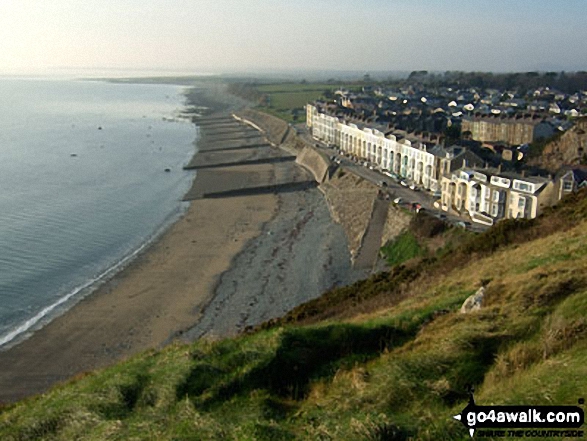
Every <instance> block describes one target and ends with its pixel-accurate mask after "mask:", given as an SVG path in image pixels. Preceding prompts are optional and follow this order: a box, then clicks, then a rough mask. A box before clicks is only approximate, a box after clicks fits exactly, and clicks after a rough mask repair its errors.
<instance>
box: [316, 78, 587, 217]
mask: <svg viewBox="0 0 587 441" xmlns="http://www.w3.org/2000/svg"><path fill="white" fill-rule="evenodd" d="M485 75H486V76H485V77H483V75H482V74H478V75H477V76H475V74H468V77H466V78H465V79H464V80H463V81H459V78H458V77H456V76H455V75H453V77H451V78H450V79H446V78H438V77H435V76H431V75H428V73H427V72H425V71H416V72H412V74H411V75H410V78H408V80H407V81H405V82H404V83H403V84H401V85H396V86H395V87H394V86H385V85H384V86H381V85H377V84H370V82H369V81H368V80H369V78H368V76H367V78H365V79H364V80H365V81H364V82H363V85H361V86H360V87H352V88H351V87H349V88H345V87H339V88H336V89H335V90H333V91H332V92H330V93H328V97H327V98H325V99H321V100H317V101H315V102H313V103H310V104H308V105H307V106H306V126H307V128H308V130H309V131H310V133H311V135H312V137H313V138H314V139H315V140H316V141H318V142H320V143H322V144H323V145H324V146H326V147H332V148H334V149H336V150H337V153H339V154H341V155H343V156H346V157H347V158H350V159H351V160H353V161H355V162H358V163H360V164H361V165H364V166H366V167H368V168H371V169H374V170H377V171H379V172H380V173H381V174H382V175H383V176H386V177H387V178H390V179H392V180H394V181H396V182H398V183H400V184H401V185H402V186H405V187H408V188H411V189H413V190H424V191H428V192H430V194H431V195H432V197H433V198H434V200H435V201H434V206H435V207H436V208H437V209H439V210H443V211H444V212H448V213H452V214H455V215H458V216H461V217H463V218H465V219H470V220H471V221H472V222H476V223H478V224H482V225H492V224H494V223H495V222H496V221H498V220H500V219H504V218H505V219H511V218H515V219H519V218H535V217H536V216H538V215H539V214H540V213H541V212H542V211H543V210H544V208H546V207H549V206H552V205H553V204H555V203H556V202H557V201H558V200H560V199H561V198H562V197H563V196H565V195H566V194H568V193H570V192H574V191H576V190H577V189H579V188H581V187H583V186H587V167H586V166H585V164H587V154H586V152H585V147H586V143H587V136H586V135H585V132H586V130H587V116H586V113H587V90H585V89H582V88H579V89H577V90H573V87H580V86H583V83H584V80H585V77H586V75H585V73H582V72H581V73H577V74H569V75H566V74H565V73H564V72H563V73H560V74H556V73H547V74H537V73H527V74H511V75H510V76H509V80H510V83H511V84H510V87H504V88H497V87H495V86H496V84H492V83H497V84H499V83H503V84H505V85H507V83H508V76H507V75H501V76H495V77H494V76H492V75H491V74H485ZM512 75H513V76H514V81H511V80H512ZM459 83H463V84H459ZM472 83H473V84H478V85H472ZM479 84H480V85H479ZM485 84H487V85H488V87H483V86H485ZM557 85H558V86H559V88H558V89H557V88H556V86H557Z"/></svg>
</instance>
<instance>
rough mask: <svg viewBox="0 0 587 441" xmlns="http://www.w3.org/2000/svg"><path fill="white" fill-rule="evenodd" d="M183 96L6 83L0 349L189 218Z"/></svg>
mask: <svg viewBox="0 0 587 441" xmlns="http://www.w3.org/2000/svg"><path fill="white" fill-rule="evenodd" d="M183 92H184V89H182V88H181V87H178V86H172V85H161V84H128V83H122V84H119V83H112V82H106V81H88V80H75V79H64V78H57V79H56V78H10V77H0V350H1V349H5V348H7V347H9V346H11V345H12V344H14V343H15V342H17V341H19V340H21V339H22V338H24V337H25V336H26V335H28V334H30V332H32V331H33V330H34V329H36V328H39V327H41V326H42V325H44V324H45V323H47V322H48V321H50V320H51V319H52V318H54V317H56V316H57V315H59V314H61V313H63V311H65V310H66V309H67V308H69V307H71V306H72V305H73V304H75V302H77V301H78V300H79V299H81V298H83V297H84V296H86V295H88V294H89V293H91V291H92V290H93V289H95V287H96V286H97V285H98V284H99V283H100V282H102V281H104V280H105V279H107V278H109V277H110V276H112V275H113V274H115V273H116V272H117V271H119V270H120V269H121V268H123V267H124V266H125V265H126V264H128V263H129V262H130V261H131V260H132V258H133V257H135V256H136V255H137V254H138V253H140V252H141V250H143V249H145V248H146V247H147V246H148V245H149V244H150V243H151V242H152V241H153V240H155V239H156V238H157V237H158V236H159V235H160V234H161V233H162V232H163V231H164V230H165V229H166V228H167V227H168V226H169V225H171V224H172V223H173V222H174V221H175V220H177V219H178V218H179V217H180V216H181V215H182V213H184V212H185V210H186V208H187V205H186V203H185V202H182V197H183V195H184V194H185V193H186V192H187V190H188V189H189V187H190V185H191V183H192V181H193V179H194V177H195V174H194V172H192V171H185V170H183V169H182V167H183V166H184V165H185V164H187V163H188V162H189V160H190V159H191V157H192V156H193V154H194V152H195V140H196V139H197V128H196V127H195V126H194V125H193V124H192V123H191V122H189V121H188V120H187V119H185V118H182V117H181V112H182V111H183V108H184V95H183Z"/></svg>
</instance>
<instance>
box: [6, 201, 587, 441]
mask: <svg viewBox="0 0 587 441" xmlns="http://www.w3.org/2000/svg"><path fill="white" fill-rule="evenodd" d="M586 207H587V200H586V199H585V195H584V194H581V195H578V196H575V197H573V198H571V200H569V201H566V202H565V203H563V204H561V206H560V207H559V208H558V209H556V210H553V211H552V212H550V213H548V214H547V215H546V216H544V217H542V218H540V219H538V220H537V221H534V222H525V223H522V224H520V223H517V222H509V223H504V224H502V225H501V226H498V228H495V229H493V230H491V231H490V232H488V233H485V234H484V235H481V236H477V237H474V238H473V239H471V240H470V241H468V242H466V243H465V244H464V245H461V246H460V247H458V248H457V249H453V250H444V254H442V253H439V255H438V257H436V258H434V259H428V260H426V261H420V262H419V264H418V265H415V264H412V266H404V267H398V268H396V269H395V270H393V271H391V272H390V273H389V274H388V275H385V276H382V275H380V276H378V278H374V279H371V280H369V281H365V282H361V283H358V284H356V285H354V288H353V287H349V288H344V289H342V290H338V291H336V292H330V293H328V294H326V296H327V297H328V296H330V300H329V302H326V303H323V304H320V303H316V302H314V303H312V305H313V306H312V307H311V309H308V310H306V312H305V315H303V314H302V315H303V318H304V320H307V319H308V318H309V317H310V318H312V319H313V321H315V322H316V323H314V324H312V325H304V326H301V325H287V326H283V325H275V324H274V325H273V326H272V327H268V329H265V330H260V331H257V332H255V333H252V334H250V335H243V336H241V337H239V338H236V339H229V340H223V341H218V342H208V341H200V342H197V343H195V344H193V345H190V346H183V345H174V346H171V347H169V348H166V349H165V350H163V351H161V352H154V351H152V352H148V353H145V354H142V355H140V356H137V357H134V358H133V359H131V360H128V361H127V362H124V363H121V364H119V365H117V366H114V367H112V368H109V369H106V370H103V371H100V372H95V373H90V374H87V375H86V376H84V377H81V378H78V379H75V380H73V381H72V382H70V383H69V384H66V385H63V386H61V387H58V388H55V389H54V390H52V391H51V392H49V393H47V394H46V395H44V396H41V397H37V398H33V399H30V400H27V401H25V402H22V403H18V404H16V405H13V406H9V407H5V408H4V409H2V410H1V412H0V437H1V439H3V440H24V439H63V440H69V439H96V440H98V439H109V440H110V439H114V440H116V439H120V440H123V439H124V440H126V439H194V440H200V439H234V440H265V439H266V440H270V439H271V440H276V439H311V440H314V439H333V440H355V439H365V440H384V439H396V440H399V439H408V438H412V439H429V440H443V439H446V440H449V439H470V438H469V437H468V434H467V433H466V432H465V430H464V428H463V426H462V425H461V424H459V423H457V422H456V421H454V420H453V419H452V415H454V414H456V413H459V412H460V411H461V410H462V408H463V407H464V406H465V404H466V402H467V391H468V388H469V387H470V386H474V387H475V388H476V393H475V398H476V400H477V402H478V403H482V404H490V403H495V404H536V405H545V404H576V403H577V400H578V399H579V398H582V397H583V392H584V391H585V390H587V339H586V332H587V319H586V317H587V273H586V272H585V268H586V267H587V221H585V220H584V219H585V213H586V211H587V210H586ZM398 277H400V278H401V279H397V278H398ZM396 282H399V285H398V284H397V283H396ZM481 283H484V284H486V285H487V288H486V294H485V298H484V303H483V307H482V308H481V310H480V311H477V312H472V313H469V314H461V313H460V312H459V309H460V306H461V304H462V303H463V301H464V300H465V299H466V298H467V297H468V296H469V295H471V294H473V293H474V292H475V291H476V290H477V289H478V287H479V286H480V284H481ZM400 285H401V286H400ZM385 297H393V299H391V300H388V302H387V303H386V302H385V301H384V300H383V299H384V298H385ZM361 299H363V300H361ZM370 299H371V300H372V299H378V300H377V302H375V303H371V304H370V305H371V306H370V307H369V308H363V309H361V307H362V305H364V304H366V303H369V301H370ZM336 301H338V302H342V303H343V304H346V305H349V306H350V305H351V304H352V303H351V302H352V301H354V302H355V305H356V307H355V309H354V311H355V312H353V313H351V312H349V311H341V310H340V308H339V307H336V306H334V304H335V303H336ZM389 305H392V306H389ZM320 308H323V309H322V310H321V311H319V310H320ZM329 308H332V309H330V310H329ZM310 310H311V311H314V312H316V314H315V315H313V316H311V315H310V313H309V312H308V311H310ZM361 310H362V311H363V314H357V312H356V311H361ZM318 316H320V317H325V316H330V317H331V318H330V319H328V320H323V319H322V320H321V321H317V317H318ZM296 317H297V318H299V317H301V316H300V315H299V314H298V316H296ZM296 317H294V316H293V315H292V316H290V317H289V319H288V320H289V321H290V322H293V321H295V320H296ZM541 439H545V438H541Z"/></svg>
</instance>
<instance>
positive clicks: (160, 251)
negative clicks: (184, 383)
mask: <svg viewBox="0 0 587 441" xmlns="http://www.w3.org/2000/svg"><path fill="white" fill-rule="evenodd" d="M191 93H192V97H193V94H194V91H193V90H192V91H191ZM195 93H198V92H195ZM203 93H205V91H204V92H203ZM222 99H223V100H224V103H230V98H227V97H222ZM191 103H192V104H193V103H194V99H193V98H192V102H191ZM202 104H203V105H205V106H209V107H212V105H214V104H213V103H212V105H210V102H207V101H206V99H205V97H204V99H202ZM189 105H190V100H189V99H188V103H187V104H186V107H188V106H189ZM221 107H222V110H223V114H227V113H228V110H227V108H226V104H225V105H223V106H221ZM194 122H196V123H197V121H194ZM201 130H202V128H201V127H200V129H199V131H200V133H199V137H200V140H201ZM196 139H198V138H196ZM202 151H204V150H202ZM199 153H200V150H199V149H198V148H196V150H195V152H194V158H195V157H196V156H197V155H198V154H199ZM296 167H298V166H297V165H294V164H293V163H290V164H285V165H280V164H276V163H270V164H257V165H237V166H231V167H218V168H214V169H212V170H206V169H204V170H199V171H198V175H197V177H196V178H195V179H194V181H193V183H192V187H191V189H190V190H188V193H190V192H191V193H202V194H203V193H206V192H209V191H211V190H212V191H214V190H217V189H218V188H222V187H223V186H224V187H226V186H230V185H231V183H232V185H235V186H236V187H239V186H241V185H242V184H243V182H246V183H249V184H256V182H257V180H258V179H259V178H258V176H260V175H263V176H273V178H272V179H275V176H276V175H279V176H281V177H283V176H289V177H291V176H294V175H295V176H297V174H298V173H299V172H300V171H299V169H297V168H296ZM284 205H287V207H285V208H284ZM305 205H308V206H307V207H305ZM304 210H306V211H304ZM300 216H301V220H300V218H299V217H300ZM219 219H221V220H222V222H218V220H219ZM268 231H269V232H270V234H267V232H268ZM331 232H332V234H330V233H331ZM313 247H314V248H315V249H316V250H317V251H316V252H315V253H313V254H314V255H315V256H316V260H315V261H313V262H312V270H311V271H306V270H305V269H304V268H307V267H308V266H309V265H308V262H307V256H308V255H310V254H312V249H313ZM333 250H334V251H333ZM347 260H348V265H347V263H346V262H347ZM270 261H271V262H270ZM333 269H334V270H333ZM331 270H332V271H333V272H332V275H330V276H329V275H328V274H329V273H330V272H331ZM243 274H248V278H246V277H245V279H246V280H243V282H242V283H240V285H238V288H237V289H236V292H235V291H233V292H230V289H228V290H227V288H226V287H227V286H229V285H233V286H237V285H234V282H233V281H231V280H234V278H235V277H236V279H237V280H239V278H242V275H243ZM288 274H293V276H291V277H293V279H292V278H291V277H290V278H288V277H289V276H288ZM308 274H310V276H309V277H306V276H307V275H308ZM306 279H307V280H306ZM351 279H352V271H351V270H350V255H349V254H348V244H347V243H346V239H345V236H344V232H343V231H342V228H341V227H340V226H337V224H335V223H334V221H333V220H332V218H331V216H330V212H329V209H328V206H327V203H326V200H325V199H324V197H323V195H322V194H321V193H320V191H319V190H318V189H315V188H314V189H311V190H309V191H308V190H304V191H298V192H292V193H288V194H279V195H278V194H273V193H265V194H250V195H246V196H240V197H222V198H208V199H207V198H203V199H196V200H191V201H190V205H189V208H188V209H187V210H186V211H185V212H184V213H183V215H181V216H180V217H179V219H178V220H177V221H176V222H175V223H173V224H171V225H170V226H169V228H167V229H166V230H165V231H163V232H162V234H161V235H160V236H159V237H158V238H156V239H155V240H153V242H152V243H151V244H149V245H148V246H146V247H145V249H144V250H143V251H141V252H139V253H138V255H137V256H136V258H134V259H132V260H131V261H130V262H129V263H128V264H127V265H124V266H123V267H122V268H121V270H120V271H118V272H117V273H116V274H114V275H113V276H112V277H109V278H107V280H105V281H104V282H103V283H101V284H100V285H99V286H98V287H97V289H95V290H94V291H93V292H91V293H89V294H88V295H86V296H85V297H83V298H82V299H81V300H79V301H78V302H77V303H75V304H74V305H73V306H72V307H71V308H70V309H68V310H66V311H65V312H64V313H62V314H61V315H59V316H58V317H56V318H55V319H53V320H52V321H51V322H49V323H48V324H46V325H45V326H43V327H42V328H41V329H39V330H37V331H35V332H33V333H32V335H30V337H29V338H27V339H26V340H24V341H22V342H20V343H19V344H16V345H15V346H13V347H11V348H9V349H7V350H5V351H2V352H0V403H8V402H13V401H16V400H19V399H22V398H25V397H29V396H32V395H35V394H39V393H42V392H44V391H46V390H47V389H49V388H50V387H53V386H54V385H56V384H59V383H62V382H66V381H68V380H69V379H71V378H74V377H75V376H77V375H80V374H83V373H84V372H87V371H91V370H95V369H100V368H103V367H106V366H108V365H111V364H113V363H115V362H118V361H121V360H124V359H126V358H128V357H131V356H132V355H134V354H136V353H138V352H142V351H145V350H149V349H159V348H162V347H164V346H166V345H168V344H169V343H171V342H172V341H175V340H180V341H184V342H185V341H187V342H189V341H193V340H195V339H197V338H200V337H201V336H202V335H204V334H206V335H205V336H206V337H207V338H209V337H212V338H214V337H224V336H229V335H234V334H235V333H238V332H241V331H243V330H245V329H246V328H248V327H249V326H252V325H255V324H259V323H260V322H261V321H265V320H267V319H270V318H273V317H275V316H278V315H280V314H283V313H284V312H286V311H287V310H289V309H291V308H293V307H295V306H297V305H298V304H299V303H302V302H304V301H307V300H310V299H311V298H314V297H316V296H318V295H320V294H321V293H322V292H323V291H324V290H325V289H328V288H330V287H331V286H333V285H334V284H344V283H348V282H349V281H350V280H351ZM259 280H263V281H264V282H263V283H261V284H259ZM259 287H265V288H266V289H265V288H263V289H259ZM281 287H288V289H281ZM290 288H291V289H290ZM243 293H244V297H243V295H241V294H243ZM259 299H261V300H260V301H259ZM218 302H221V303H222V305H223V306H222V308H220V309H221V312H222V314H218V313H217V312H218V310H219V309H218V308H217V305H218ZM243 302H244V303H243ZM243 308H244V309H243ZM245 309H246V311H247V318H246V319H244V320H243V317H242V314H241V313H242V312H243V311H244V310H245ZM202 327H206V330H207V332H205V333H201V332H199V329H201V328H202Z"/></svg>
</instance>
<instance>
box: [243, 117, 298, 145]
mask: <svg viewBox="0 0 587 441" xmlns="http://www.w3.org/2000/svg"><path fill="white" fill-rule="evenodd" d="M233 116H234V117H235V118H237V119H238V120H240V121H243V122H244V123H246V124H249V125H250V126H252V127H255V128H257V130H260V131H262V132H263V133H264V134H265V137H266V138H267V140H268V141H269V142H270V143H271V144H273V145H274V146H278V145H281V144H283V142H284V141H285V140H286V137H287V136H288V134H289V132H290V127H289V124H288V123H286V122H285V121H283V120H281V119H279V118H277V117H275V116H273V115H269V114H267V113H263V112H258V111H256V110H253V109H244V110H241V111H239V112H236V113H234V114H233Z"/></svg>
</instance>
